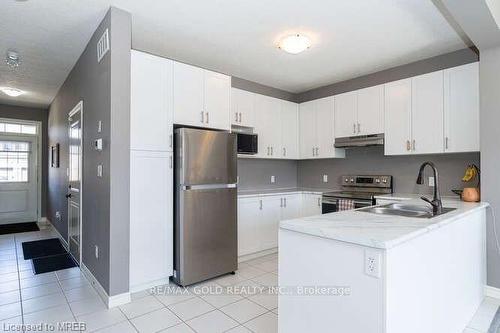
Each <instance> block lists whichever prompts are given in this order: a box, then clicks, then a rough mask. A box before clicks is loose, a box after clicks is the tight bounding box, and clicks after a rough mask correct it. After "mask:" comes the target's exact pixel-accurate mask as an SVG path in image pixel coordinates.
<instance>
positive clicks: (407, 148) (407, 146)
mask: <svg viewBox="0 0 500 333" xmlns="http://www.w3.org/2000/svg"><path fill="white" fill-rule="evenodd" d="M406 150H408V151H410V150H411V144H410V140H406Z"/></svg>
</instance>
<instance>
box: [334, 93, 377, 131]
mask: <svg viewBox="0 0 500 333" xmlns="http://www.w3.org/2000/svg"><path fill="white" fill-rule="evenodd" d="M379 133H384V86H383V85H379V86H374V87H370V88H365V89H360V90H356V91H351V92H348V93H344V94H340V95H336V96H335V137H336V138H343V137H349V136H358V135H370V134H379Z"/></svg>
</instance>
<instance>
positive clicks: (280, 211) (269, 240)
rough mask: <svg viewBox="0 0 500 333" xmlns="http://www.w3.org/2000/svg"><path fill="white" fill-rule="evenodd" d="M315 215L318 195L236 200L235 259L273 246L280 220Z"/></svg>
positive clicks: (271, 196)
mask: <svg viewBox="0 0 500 333" xmlns="http://www.w3.org/2000/svg"><path fill="white" fill-rule="evenodd" d="M318 205H319V206H318ZM318 214H321V195H319V194H305V193H304V194H303V193H291V194H276V195H263V196H257V197H240V198H238V256H244V255H248V254H252V253H256V252H260V251H264V250H269V249H273V248H275V247H277V246H278V229H279V222H280V221H282V220H289V219H294V218H299V217H302V216H311V215H318Z"/></svg>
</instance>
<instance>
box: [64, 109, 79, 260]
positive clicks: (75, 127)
mask: <svg viewBox="0 0 500 333" xmlns="http://www.w3.org/2000/svg"><path fill="white" fill-rule="evenodd" d="M81 111H82V104H81V103H79V104H78V105H77V107H76V108H75V109H73V111H71V112H70V115H69V117H68V136H69V156H68V161H69V164H68V166H69V168H68V171H69V172H68V192H67V194H66V198H67V199H68V244H69V252H70V253H71V255H72V256H73V258H74V259H75V260H76V261H77V262H78V263H80V259H81V256H80V253H81V252H80V249H81V200H80V199H81V196H82V193H81V190H82V187H81V180H82V112H81Z"/></svg>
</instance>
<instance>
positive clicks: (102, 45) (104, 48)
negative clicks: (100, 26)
mask: <svg viewBox="0 0 500 333" xmlns="http://www.w3.org/2000/svg"><path fill="white" fill-rule="evenodd" d="M108 51H109V33H108V29H106V31H104V33H103V34H102V36H101V38H100V39H99V41H98V42H97V62H101V59H102V58H103V57H104V56H105V55H106V53H108Z"/></svg>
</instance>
